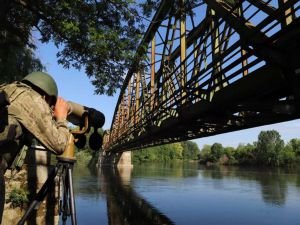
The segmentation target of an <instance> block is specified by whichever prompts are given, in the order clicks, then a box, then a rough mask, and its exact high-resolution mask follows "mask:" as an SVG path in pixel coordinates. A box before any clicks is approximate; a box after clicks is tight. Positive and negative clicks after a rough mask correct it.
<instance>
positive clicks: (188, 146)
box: [181, 141, 200, 160]
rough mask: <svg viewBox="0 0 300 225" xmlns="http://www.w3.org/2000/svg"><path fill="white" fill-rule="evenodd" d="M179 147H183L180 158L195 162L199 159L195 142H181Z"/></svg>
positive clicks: (198, 151)
mask: <svg viewBox="0 0 300 225" xmlns="http://www.w3.org/2000/svg"><path fill="white" fill-rule="evenodd" d="M181 145H182V147H183V152H182V156H183V159H186V160H196V159H198V157H199V153H200V150H199V147H198V145H197V144H196V143H195V142H192V141H184V142H181Z"/></svg>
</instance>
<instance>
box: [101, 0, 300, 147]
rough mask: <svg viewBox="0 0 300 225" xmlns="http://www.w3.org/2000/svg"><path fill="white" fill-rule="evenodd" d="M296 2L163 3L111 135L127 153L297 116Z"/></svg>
mask: <svg viewBox="0 0 300 225" xmlns="http://www.w3.org/2000/svg"><path fill="white" fill-rule="evenodd" d="M299 16H300V1H299V0H240V1H237V0H203V1H189V0H176V1H171V0H163V1H162V3H161V5H160V7H159V8H158V10H157V12H156V14H155V15H154V17H153V21H152V23H151V24H150V26H149V28H148V30H147V32H146V34H145V36H144V38H143V40H142V42H141V44H140V47H139V49H138V54H137V56H136V61H135V63H134V64H133V65H132V67H131V68H130V69H129V72H128V74H127V77H126V79H125V81H124V85H123V87H122V89H121V93H120V96H119V99H118V103H117V106H116V109H115V113H114V118H113V123H112V125H111V129H110V131H109V132H108V133H107V135H106V136H105V143H104V147H105V149H106V150H107V151H111V152H122V151H125V150H134V149H138V148H141V147H147V146H152V145H159V144H163V143H169V142H176V141H181V140H187V139H194V138H198V137H205V136H210V135H214V134H219V133H224V132H229V131H234V130H240V129H245V128H249V127H255V126H260V125H265V124H271V123H276V122H281V121H287V120H292V119H295V118H299V115H300V113H299V112H300V108H299V107H300V104H299V103H300V101H299V97H300V89H299V88H298V87H299V82H300V60H299V59H298V58H299V52H300V19H299Z"/></svg>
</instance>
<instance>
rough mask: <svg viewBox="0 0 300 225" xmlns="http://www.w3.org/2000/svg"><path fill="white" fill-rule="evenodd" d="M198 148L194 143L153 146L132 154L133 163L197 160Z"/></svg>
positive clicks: (185, 142)
mask: <svg viewBox="0 0 300 225" xmlns="http://www.w3.org/2000/svg"><path fill="white" fill-rule="evenodd" d="M199 152H200V150H199V147H198V145H197V144H196V143H195V142H192V141H184V142H178V143H172V144H166V145H160V146H154V147H149V148H145V149H142V150H138V151H133V152H132V161H133V163H140V162H165V161H170V160H198V158H199Z"/></svg>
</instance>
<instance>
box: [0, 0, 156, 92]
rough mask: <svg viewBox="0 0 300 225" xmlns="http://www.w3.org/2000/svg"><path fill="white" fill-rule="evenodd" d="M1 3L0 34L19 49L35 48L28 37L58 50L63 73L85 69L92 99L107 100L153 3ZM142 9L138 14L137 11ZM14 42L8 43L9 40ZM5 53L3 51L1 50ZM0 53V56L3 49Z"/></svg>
mask: <svg viewBox="0 0 300 225" xmlns="http://www.w3.org/2000/svg"><path fill="white" fill-rule="evenodd" d="M139 2H140V3H139V4H138V3H137V2H136V1H134V0H116V1H88V0H84V1H78V0H75V1H67V0H62V1H50V0H45V1H30V0H22V1H20V0H12V1H2V2H1V3H2V4H1V9H0V17H1V23H0V30H1V32H2V36H1V39H3V35H4V34H5V35H8V36H9V37H11V36H13V37H15V38H14V39H17V42H18V43H20V45H21V46H22V47H24V46H28V47H30V48H33V47H35V44H34V42H33V41H32V31H34V34H35V35H38V36H39V37H40V41H41V42H43V43H48V42H50V41H51V42H53V43H54V44H55V46H56V47H58V53H57V58H58V62H59V63H60V64H62V65H63V66H64V67H65V68H69V67H71V66H72V67H74V68H76V69H82V68H83V69H85V72H86V74H87V76H89V77H90V78H91V79H92V83H93V84H94V85H95V87H96V90H95V92H96V93H100V94H102V93H106V94H108V95H112V94H113V93H114V92H115V91H116V88H119V87H120V86H121V85H122V82H123V79H124V73H125V72H126V70H127V69H128V68H129V65H131V64H132V60H133V58H134V54H135V51H136V49H137V46H138V43H139V40H140V39H141V37H142V33H143V30H144V24H143V22H144V21H142V18H143V17H142V16H141V15H140V14H141V13H142V12H144V13H145V14H146V15H148V16H150V15H151V10H150V8H151V6H153V4H157V3H158V1H156V3H154V2H153V1H145V2H143V1H139ZM141 9H143V10H141ZM14 39H13V40H14ZM2 47H4V50H7V49H8V48H9V47H8V46H2ZM2 47H1V51H3V48H2Z"/></svg>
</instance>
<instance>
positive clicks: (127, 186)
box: [69, 163, 300, 225]
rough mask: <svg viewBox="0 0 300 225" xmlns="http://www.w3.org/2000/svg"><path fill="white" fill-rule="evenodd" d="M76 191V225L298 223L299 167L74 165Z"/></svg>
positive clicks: (174, 164) (251, 224) (297, 224)
mask: <svg viewBox="0 0 300 225" xmlns="http://www.w3.org/2000/svg"><path fill="white" fill-rule="evenodd" d="M74 189H75V196H76V198H75V201H76V211H77V220H78V225H108V224H109V225H150V224H165V225H170V224H177V225H201V224H203V225H254V224H255V225H300V170H299V169H298V170H297V169H278V168H277V169H275V168H273V169H270V168H260V169H257V168H248V167H247V168H246V167H243V168H241V167H215V168H213V167H209V168H207V167H201V166H199V165H198V164H195V163H185V164H183V163H171V164H143V165H135V166H134V167H133V169H132V170H131V169H128V168H127V169H126V168H125V169H122V170H120V171H118V170H113V169H105V170H102V171H96V170H89V169H87V168H85V167H79V166H78V167H76V168H74ZM69 224H70V223H69Z"/></svg>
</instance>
